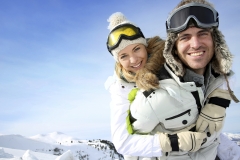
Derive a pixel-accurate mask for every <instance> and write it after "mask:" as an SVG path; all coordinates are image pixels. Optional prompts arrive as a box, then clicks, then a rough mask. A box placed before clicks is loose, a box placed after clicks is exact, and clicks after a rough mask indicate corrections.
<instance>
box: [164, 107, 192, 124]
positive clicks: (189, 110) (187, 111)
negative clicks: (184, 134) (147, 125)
mask: <svg viewBox="0 0 240 160" xmlns="http://www.w3.org/2000/svg"><path fill="white" fill-rule="evenodd" d="M190 112H191V109H188V110H186V111H185V112H182V113H180V114H178V115H176V116H173V117H169V118H166V119H165V120H166V121H167V120H171V119H175V118H177V117H180V116H182V115H184V114H186V113H188V115H189V116H191V113H190Z"/></svg>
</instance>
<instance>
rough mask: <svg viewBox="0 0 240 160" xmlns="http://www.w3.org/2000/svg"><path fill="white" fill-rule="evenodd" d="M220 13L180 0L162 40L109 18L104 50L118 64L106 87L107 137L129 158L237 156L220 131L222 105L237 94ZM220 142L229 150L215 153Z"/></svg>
mask: <svg viewBox="0 0 240 160" xmlns="http://www.w3.org/2000/svg"><path fill="white" fill-rule="evenodd" d="M218 18H219V17H218V13H217V11H216V10H215V9H214V8H213V7H212V5H211V4H210V3H209V2H207V1H205V0H182V1H181V2H180V3H179V5H178V6H177V7H176V8H175V9H174V10H173V12H172V14H171V15H170V16H169V18H168V19H167V21H166V27H167V33H168V34H167V39H166V40H165V41H164V40H162V39H160V38H159V37H157V36H156V37H153V38H149V39H146V38H145V37H144V35H143V33H142V32H141V30H140V28H138V27H137V26H136V25H134V24H133V23H132V22H130V21H128V20H127V19H126V18H125V17H124V15H123V14H121V13H119V12H118V13H115V14H113V15H112V16H111V17H110V18H109V22H110V24H109V29H110V34H109V36H108V40H107V48H108V50H109V52H110V53H111V54H112V55H113V57H114V59H115V60H116V67H115V75H114V76H113V77H110V78H109V79H108V80H107V82H106V83H105V86H106V88H107V89H108V90H109V92H110V93H111V97H112V102H111V132H112V141H113V143H114V145H115V147H116V149H117V151H118V152H119V153H121V154H124V155H125V156H124V158H125V159H126V160H128V159H129V160H131V159H146V160H147V159H161V160H162V159H169V160H171V159H186V160H187V159H189V160H190V159H199V160H214V159H218V158H220V159H233V158H232V157H231V156H235V157H234V158H236V157H237V156H238V157H237V158H239V157H240V155H239V154H240V153H239V152H238V151H239V148H237V147H238V146H237V145H236V144H233V142H231V141H230V140H227V139H226V138H225V137H224V135H222V134H221V129H222V127H223V124H224V119H225V116H226V115H225V114H226V108H227V107H228V106H229V104H230V101H231V100H234V101H235V102H238V100H237V98H236V97H235V96H234V94H233V92H232V91H231V88H230V86H229V85H230V84H231V79H232V75H233V72H232V71H231V64H232V55H231V53H230V52H229V50H228V48H227V45H226V43H225V40H224V38H223V35H222V34H221V32H220V31H219V30H218V25H219V21H218ZM229 82H230V83H229ZM222 137H223V138H222ZM220 138H221V139H224V138H225V139H224V140H225V141H220ZM221 145H224V146H231V147H232V148H231V149H232V150H231V151H230V150H228V148H224V149H222V150H219V152H218V153H219V154H218V155H217V149H221V148H222V147H221ZM235 152H236V153H235ZM221 153H226V154H221ZM237 153H238V154H237ZM128 155H129V156H128ZM144 157H145V158H144ZM147 157H149V158H147ZM150 157H152V158H150ZM154 157H155V158H154Z"/></svg>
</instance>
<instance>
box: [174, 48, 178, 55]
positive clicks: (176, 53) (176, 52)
mask: <svg viewBox="0 0 240 160" xmlns="http://www.w3.org/2000/svg"><path fill="white" fill-rule="evenodd" d="M174 50H175V51H174V52H175V55H176V56H177V55H178V51H177V49H176V48H174Z"/></svg>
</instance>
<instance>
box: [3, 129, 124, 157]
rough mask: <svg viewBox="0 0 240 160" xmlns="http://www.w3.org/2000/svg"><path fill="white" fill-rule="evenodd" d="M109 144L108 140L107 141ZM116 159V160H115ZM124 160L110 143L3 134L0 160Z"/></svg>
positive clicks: (56, 135) (58, 135)
mask: <svg viewBox="0 0 240 160" xmlns="http://www.w3.org/2000/svg"><path fill="white" fill-rule="evenodd" d="M107 142H108V141H107ZM112 157H113V158H112ZM79 159H82V160H87V159H88V160H98V159H104V160H112V159H116V160H117V159H119V160H122V159H123V158H121V155H119V154H118V153H116V152H115V151H114V149H112V147H111V142H109V143H106V141H102V140H81V139H78V138H73V137H70V136H67V135H65V134H64V133H61V132H53V133H49V134H38V135H36V136H32V137H29V138H28V137H24V136H21V135H14V134H13V135H3V134H0V160H79Z"/></svg>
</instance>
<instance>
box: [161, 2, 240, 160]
mask: <svg viewBox="0 0 240 160" xmlns="http://www.w3.org/2000/svg"><path fill="white" fill-rule="evenodd" d="M218 16H219V15H218V12H217V11H216V10H215V9H214V8H213V7H212V5H211V4H210V3H209V2H207V1H205V0H182V1H181V2H180V3H179V5H178V6H177V7H176V9H175V10H174V11H173V12H172V14H171V15H170V16H169V18H168V19H167V21H166V28H167V32H168V34H167V39H166V44H165V50H164V57H165V59H166V64H167V65H168V67H169V68H170V69H171V70H172V72H173V73H174V74H175V75H177V76H178V77H180V79H181V80H182V81H183V82H191V81H194V82H195V83H196V85H200V86H201V88H202V91H203V93H204V96H205V99H204V102H203V103H202V104H204V103H206V106H205V107H204V108H201V109H199V111H200V116H199V118H198V120H197V123H196V131H198V132H204V131H205V130H207V135H208V139H207V142H206V144H207V143H208V144H209V145H208V146H207V145H205V144H203V145H205V147H206V148H209V150H205V151H203V150H204V149H202V151H200V152H202V153H204V154H202V155H204V156H205V158H206V159H208V158H207V157H209V159H213V158H210V157H213V156H212V155H215V156H216V153H217V152H216V151H217V146H218V143H216V144H215V146H214V143H215V142H216V141H218V140H219V134H220V131H221V129H222V127H223V123H224V118H225V114H226V113H225V112H226V108H227V107H228V106H229V104H230V100H231V99H233V100H234V101H235V102H239V101H238V99H237V98H236V97H235V96H234V94H233V92H232V91H231V89H230V87H229V82H228V81H229V79H230V77H231V76H232V74H233V73H232V71H231V64H232V55H231V53H230V51H229V50H228V47H227V45H226V42H225V40H224V37H223V35H222V33H221V32H220V31H219V30H218V25H219V17H218ZM209 97H211V98H209ZM196 100H197V99H196ZM199 106H201V105H200V104H199ZM209 146H211V147H209ZM202 148H203V147H202ZM200 150H201V149H200ZM196 153H197V152H196ZM196 153H192V157H194V155H196V156H197V154H196ZM209 154H211V155H210V156H209ZM198 158H200V156H197V157H196V159H198ZM200 159H201V158H200ZM202 159H204V158H202Z"/></svg>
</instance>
